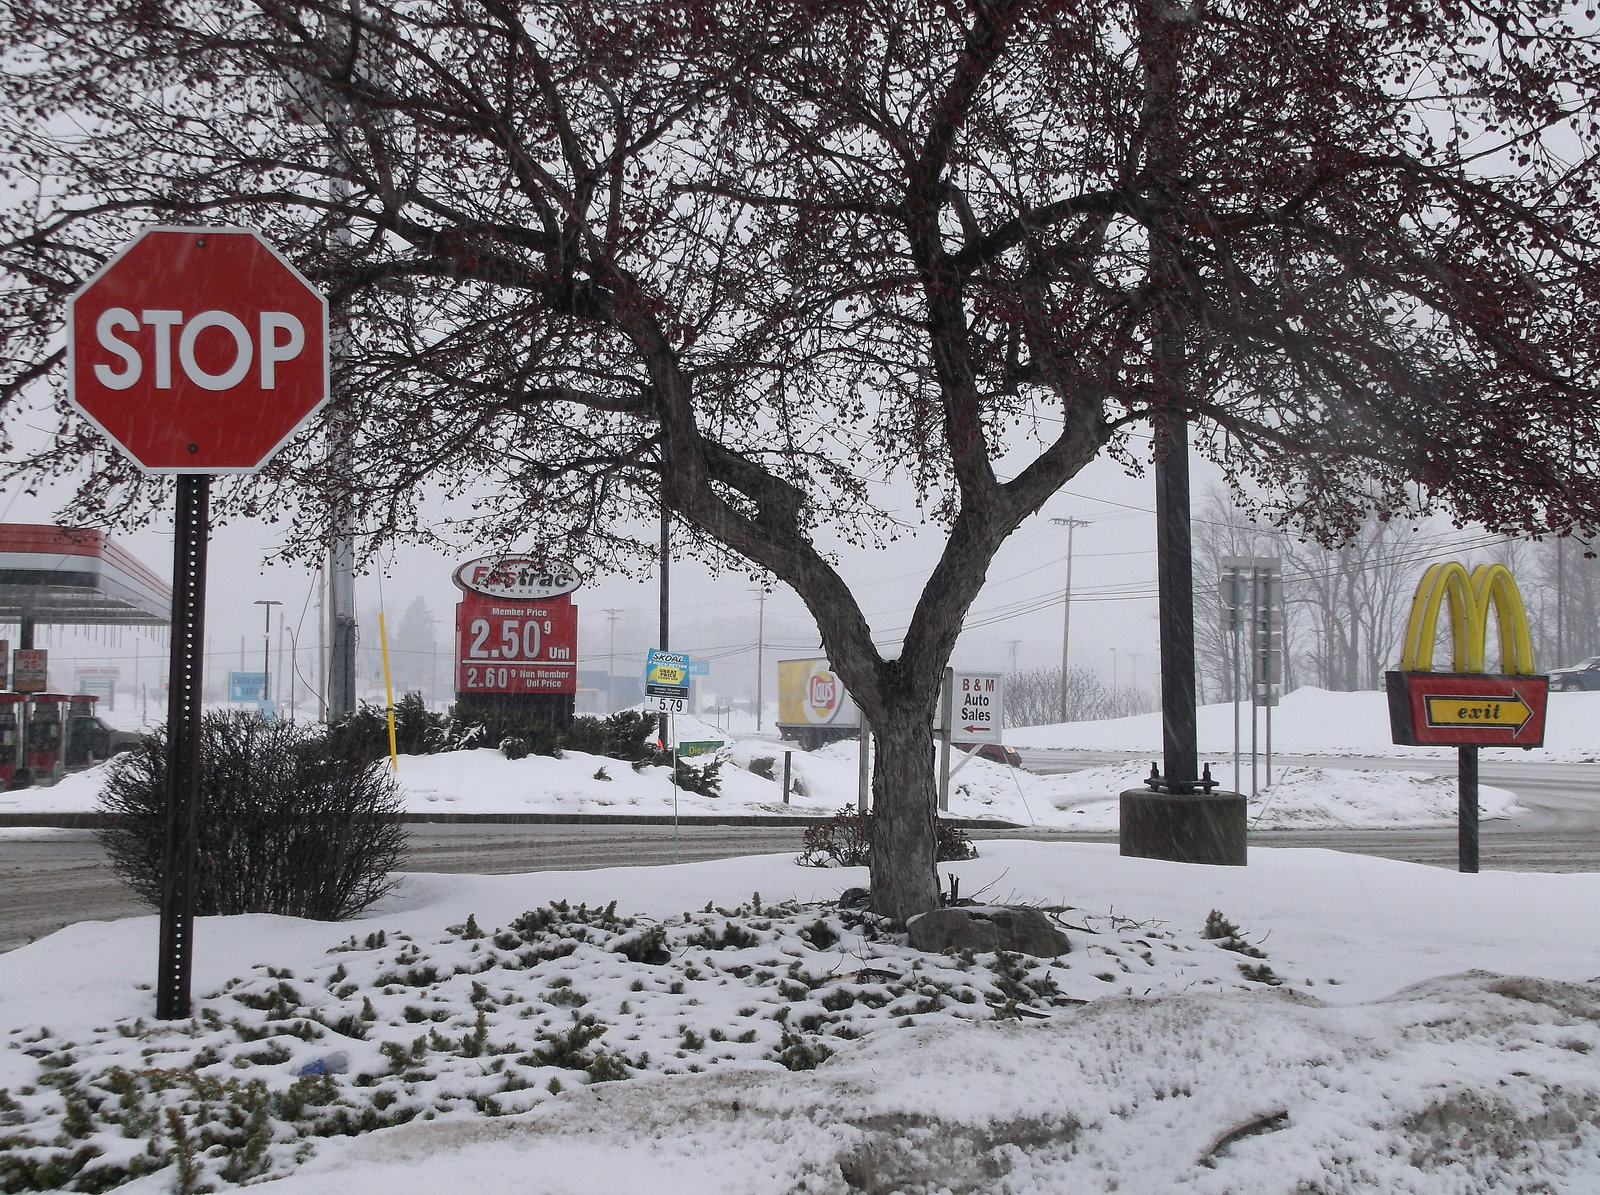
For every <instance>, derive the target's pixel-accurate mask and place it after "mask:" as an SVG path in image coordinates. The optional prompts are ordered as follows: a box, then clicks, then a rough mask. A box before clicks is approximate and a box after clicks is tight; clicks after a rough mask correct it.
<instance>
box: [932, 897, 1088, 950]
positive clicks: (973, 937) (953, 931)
mask: <svg viewBox="0 0 1600 1195" xmlns="http://www.w3.org/2000/svg"><path fill="white" fill-rule="evenodd" d="M906 929H907V930H908V931H909V934H910V943H911V948H912V949H913V950H926V951H929V952H930V953H941V952H943V951H946V950H970V951H972V952H973V953H975V954H986V953H989V952H990V951H994V950H1009V951H1012V952H1013V953H1016V954H1031V955H1035V956H1036V957H1038V958H1054V957H1055V956H1056V955H1058V954H1066V953H1067V951H1068V950H1069V949H1071V947H1070V945H1069V944H1068V942H1067V935H1066V934H1064V933H1062V932H1061V931H1060V930H1059V929H1057V928H1056V927H1055V926H1054V925H1053V924H1052V923H1051V921H1050V918H1048V917H1046V916H1045V915H1044V914H1043V913H1041V912H1040V911H1039V910H1038V909H1030V908H1026V907H1014V906H1010V905H971V906H966V907H958V908H949V909H934V910H933V911H932V912H931V913H919V914H917V915H916V916H915V917H913V918H911V920H910V921H908V922H906Z"/></svg>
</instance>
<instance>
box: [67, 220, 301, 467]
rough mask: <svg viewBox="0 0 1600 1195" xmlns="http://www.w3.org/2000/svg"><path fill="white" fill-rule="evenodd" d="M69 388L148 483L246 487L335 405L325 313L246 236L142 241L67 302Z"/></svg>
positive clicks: (168, 234) (264, 247)
mask: <svg viewBox="0 0 1600 1195" xmlns="http://www.w3.org/2000/svg"><path fill="white" fill-rule="evenodd" d="M67 385H68V389H69V393H70V395H71V398H72V401H73V402H74V403H75V404H76V405H77V406H78V408H79V410H81V411H82V412H83V413H84V415H85V416H87V417H88V419H89V420H90V422H92V423H94V424H95V425H96V426H97V427H99V428H100V430H101V431H103V432H105V434H106V435H107V436H109V437H110V438H111V439H112V440H113V441H114V442H115V443H116V444H117V446H118V447H120V448H121V449H122V450H123V451H124V452H126V453H127V454H128V455H129V456H130V457H132V458H133V459H134V460H135V461H136V462H138V464H139V465H140V466H141V467H142V468H143V469H144V470H145V472H147V473H250V472H253V471H255V470H256V469H258V468H260V467H261V466H262V465H263V464H264V463H265V462H266V461H267V459H268V458H269V457H270V456H271V455H272V454H273V453H274V452H276V451H277V449H278V448H279V446H280V445H282V444H283V443H284V441H285V440H287V439H288V438H289V437H290V436H291V435H292V434H293V433H294V432H295V430H296V429H297V428H299V427H300V425H301V424H302V423H304V422H305V421H306V420H307V419H308V418H310V416H311V415H312V414H313V413H314V412H315V411H316V410H317V408H319V407H320V406H321V405H322V404H323V403H324V402H326V401H327V398H328V304H327V301H326V300H325V299H324V298H323V297H322V296H321V295H320V294H318V293H317V292H316V290H314V289H313V288H312V286H311V284H310V283H309V282H307V281H306V280H305V278H304V277H302V276H301V274H300V272H299V271H298V270H296V269H295V268H294V267H293V266H292V265H290V264H289V263H288V262H287V261H286V260H285V259H284V258H283V257H281V256H280V255H279V254H278V252H277V250H275V249H274V248H273V247H272V246H271V245H269V244H267V242H266V241H265V240H263V239H262V237H261V234H260V233H258V232H255V231H254V230H252V229H244V228H151V229H147V230H146V231H145V232H143V233H141V234H140V235H139V236H138V237H136V238H135V239H134V240H133V241H131V242H130V243H129V244H128V245H126V246H125V247H124V248H123V249H122V250H121V251H120V252H119V253H118V254H117V255H116V256H115V257H114V258H112V259H111V261H110V262H109V263H107V265H106V266H105V268H104V269H102V270H101V271H100V272H99V273H98V274H96V275H95V276H94V277H93V278H91V279H90V280H89V281H88V282H87V283H85V284H84V286H83V288H82V289H81V290H79V291H78V293H77V294H75V295H73V297H72V298H71V299H70V300H69V301H68V304H67Z"/></svg>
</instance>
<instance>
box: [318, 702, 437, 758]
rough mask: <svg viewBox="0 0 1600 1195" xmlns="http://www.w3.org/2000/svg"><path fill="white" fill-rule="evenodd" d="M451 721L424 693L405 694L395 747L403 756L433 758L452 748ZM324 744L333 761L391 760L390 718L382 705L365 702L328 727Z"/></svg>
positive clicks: (398, 709) (398, 706)
mask: <svg viewBox="0 0 1600 1195" xmlns="http://www.w3.org/2000/svg"><path fill="white" fill-rule="evenodd" d="M448 726H449V719H448V718H446V717H445V716H444V715H443V714H436V713H434V712H433V711H432V710H430V709H429V708H428V707H427V704H426V703H425V702H424V701H423V700H422V694H421V693H406V694H403V695H402V696H401V698H400V700H399V701H397V702H395V704H394V746H395V751H396V752H398V753H399V754H401V755H433V754H436V753H437V752H440V751H444V750H447V749H448V748H449V745H450V742H449V736H448V735H447V734H446V728H447V727H448ZM323 742H324V744H325V749H326V751H327V753H328V754H329V755H330V756H332V757H339V758H346V759H350V760H352V761H358V762H360V763H372V762H373V761H374V760H379V759H387V758H388V757H389V714H388V710H386V709H385V708H384V707H383V706H381V705H370V704H368V703H366V702H362V703H361V705H360V706H358V707H357V708H356V709H355V710H353V711H351V712H350V713H348V714H344V715H343V716H341V717H339V718H337V719H335V720H334V721H333V722H330V723H329V724H328V728H327V732H326V734H325V736H324V739H323Z"/></svg>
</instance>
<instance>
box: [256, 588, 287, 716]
mask: <svg viewBox="0 0 1600 1195" xmlns="http://www.w3.org/2000/svg"><path fill="white" fill-rule="evenodd" d="M256 605H258V606H264V607H266V608H265V609H264V610H263V611H262V613H263V614H265V615H266V626H265V628H264V629H263V630H262V632H261V700H262V702H263V703H270V702H271V701H272V607H274V606H281V605H283V603H282V602H280V601H276V600H274V599H272V598H258V599H256Z"/></svg>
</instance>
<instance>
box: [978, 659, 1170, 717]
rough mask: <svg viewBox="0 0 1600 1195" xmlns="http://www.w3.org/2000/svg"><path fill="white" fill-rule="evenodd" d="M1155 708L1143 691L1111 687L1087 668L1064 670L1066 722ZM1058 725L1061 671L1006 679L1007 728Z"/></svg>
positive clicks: (1034, 672)
mask: <svg viewBox="0 0 1600 1195" xmlns="http://www.w3.org/2000/svg"><path fill="white" fill-rule="evenodd" d="M1155 708H1156V701H1155V699H1154V697H1153V696H1152V695H1151V694H1150V693H1149V692H1148V691H1146V690H1144V689H1140V688H1137V687H1135V686H1133V685H1121V686H1116V685H1112V684H1111V683H1109V682H1108V681H1107V680H1106V679H1105V678H1104V677H1102V676H1101V675H1100V674H1099V673H1097V672H1093V671H1091V670H1089V669H1087V668H1071V669H1068V670H1067V718H1066V720H1067V721H1068V722H1091V721H1096V720H1099V719H1101V718H1123V717H1126V716H1127V715H1129V714H1142V713H1146V712H1148V711H1149V710H1152V709H1155ZM1060 721H1061V669H1060V667H1055V668H1029V669H1024V670H1022V671H1018V672H1012V673H1009V674H1008V675H1007V676H1006V710H1005V724H1006V725H1007V726H1050V725H1053V724H1055V723H1057V722H1060Z"/></svg>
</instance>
